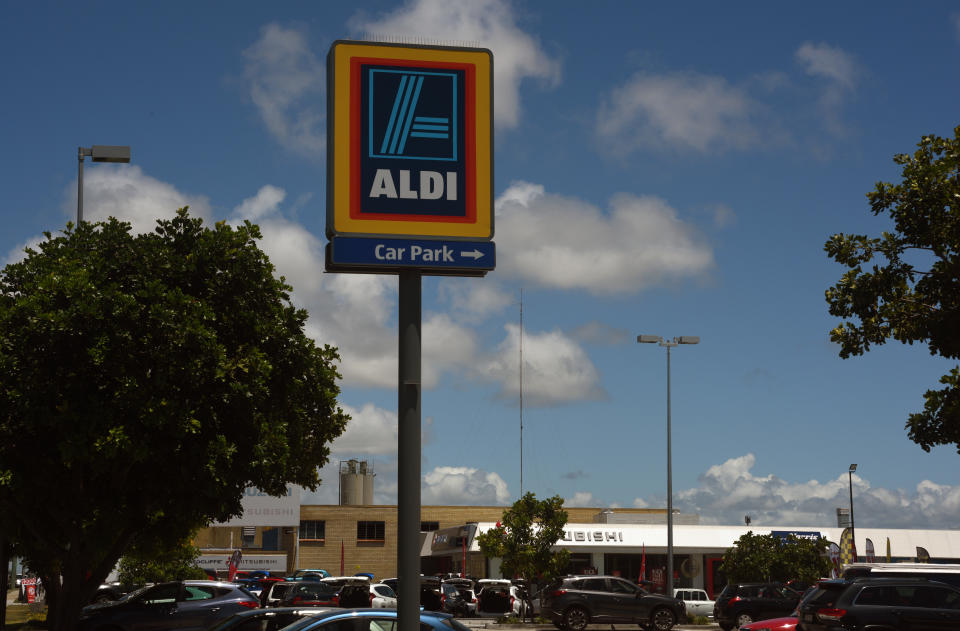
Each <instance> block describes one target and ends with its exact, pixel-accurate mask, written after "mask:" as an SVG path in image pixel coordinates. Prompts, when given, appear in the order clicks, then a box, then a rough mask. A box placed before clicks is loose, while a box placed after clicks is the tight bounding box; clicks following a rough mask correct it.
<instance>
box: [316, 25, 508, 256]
mask: <svg viewBox="0 0 960 631" xmlns="http://www.w3.org/2000/svg"><path fill="white" fill-rule="evenodd" d="M328 71H329V72H328V80H329V86H330V89H329V95H328V98H329V105H328V119H329V123H328V130H329V133H328V140H327V142H328V146H329V150H328V180H327V190H328V200H327V233H328V236H331V237H332V236H334V235H345V236H360V235H377V236H393V235H404V236H414V237H418V238H436V239H470V240H489V239H490V238H492V236H493V216H492V215H493V212H492V206H493V177H492V174H493V168H492V167H493V165H492V94H491V88H490V86H491V79H492V56H491V54H490V52H489V51H488V50H485V49H462V48H439V47H420V46H397V45H392V44H378V43H370V42H343V41H341V42H336V43H334V45H333V47H332V48H331V49H330V54H329V56H328Z"/></svg>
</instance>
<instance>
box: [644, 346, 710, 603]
mask: <svg viewBox="0 0 960 631" xmlns="http://www.w3.org/2000/svg"><path fill="white" fill-rule="evenodd" d="M637 343H638V344H659V345H660V346H663V347H665V348H666V349H667V596H671V597H672V596H673V444H672V441H673V437H672V433H673V432H672V428H671V418H670V400H671V397H670V349H672V348H673V347H674V346H677V345H678V344H699V343H700V338H699V337H698V336H696V335H681V336H680V337H675V338H673V341H672V342H668V341H666V340H664V339H663V338H662V337H660V336H659V335H638V336H637Z"/></svg>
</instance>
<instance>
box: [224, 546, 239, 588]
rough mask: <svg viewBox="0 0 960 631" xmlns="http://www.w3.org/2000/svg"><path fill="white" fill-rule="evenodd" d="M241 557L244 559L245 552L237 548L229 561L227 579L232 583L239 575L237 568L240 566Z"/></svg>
mask: <svg viewBox="0 0 960 631" xmlns="http://www.w3.org/2000/svg"><path fill="white" fill-rule="evenodd" d="M241 559H243V552H241V551H240V549H239V548H237V549H236V550H234V551H233V554H231V555H230V560H229V561H227V580H228V581H229V582H231V583H232V582H233V579H234V577H236V575H237V568H239V567H240V561H241Z"/></svg>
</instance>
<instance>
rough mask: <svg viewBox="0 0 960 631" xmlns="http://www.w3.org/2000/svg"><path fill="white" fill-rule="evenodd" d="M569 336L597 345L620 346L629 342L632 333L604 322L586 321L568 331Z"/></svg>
mask: <svg viewBox="0 0 960 631" xmlns="http://www.w3.org/2000/svg"><path fill="white" fill-rule="evenodd" d="M570 337H572V338H573V339H575V340H577V341H578V342H583V343H585V344H596V345H599V346H621V345H623V344H628V343H630V342H631V341H632V340H631V337H633V336H632V334H631V333H630V331H628V330H626V329H618V328H616V327H612V326H610V325H609V324H606V323H604V322H597V321H593V322H587V323H586V324H582V325H580V326H578V327H577V328H575V329H574V330H573V331H571V332H570Z"/></svg>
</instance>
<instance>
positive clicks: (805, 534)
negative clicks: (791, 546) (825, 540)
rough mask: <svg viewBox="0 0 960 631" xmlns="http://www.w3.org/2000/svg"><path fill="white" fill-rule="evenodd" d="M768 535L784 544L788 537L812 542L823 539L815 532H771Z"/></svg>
mask: <svg viewBox="0 0 960 631" xmlns="http://www.w3.org/2000/svg"><path fill="white" fill-rule="evenodd" d="M770 534H771V535H773V536H774V537H777V538H779V539H780V540H782V541H784V542H786V540H787V537H789V536H790V535H793V536H794V537H796V538H798V539H813V540H817V539H820V538H822V537H823V535H822V534H820V533H819V532H818V531H816V530H771V531H770Z"/></svg>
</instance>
